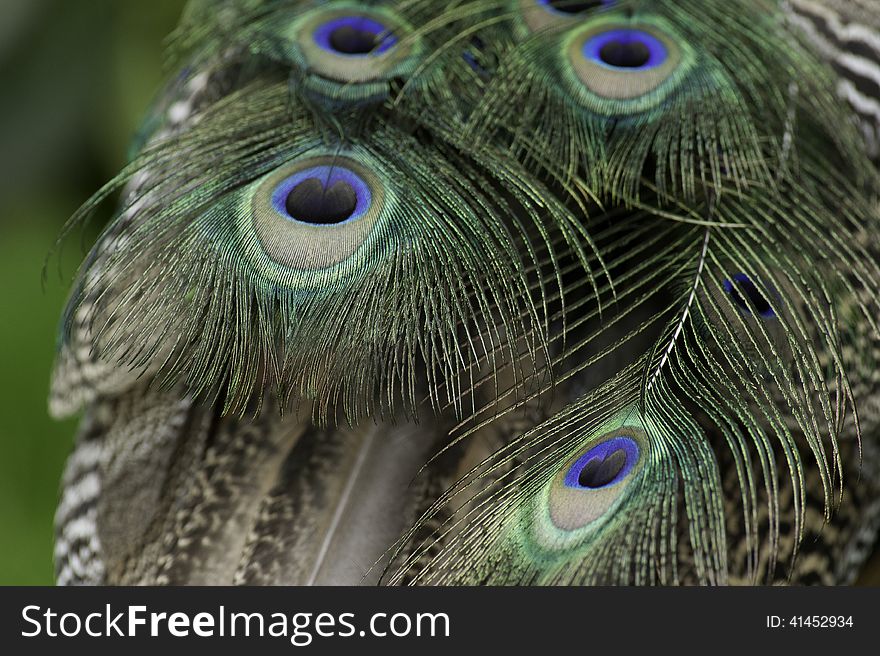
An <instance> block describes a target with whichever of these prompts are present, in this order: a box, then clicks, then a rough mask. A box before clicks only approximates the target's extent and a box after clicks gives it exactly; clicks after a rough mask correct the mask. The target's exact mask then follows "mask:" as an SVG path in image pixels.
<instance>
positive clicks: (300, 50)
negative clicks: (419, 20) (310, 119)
mask: <svg viewBox="0 0 880 656" xmlns="http://www.w3.org/2000/svg"><path fill="white" fill-rule="evenodd" d="M286 33H287V34H289V35H291V36H292V37H293V44H292V45H293V46H294V56H293V63H295V64H296V65H297V66H298V67H299V68H301V69H302V70H303V71H304V72H305V73H306V74H307V75H313V76H317V78H319V79H321V80H324V81H325V82H326V83H335V84H337V85H338V84H343V85H358V84H371V83H385V82H387V81H388V80H389V79H391V78H393V77H397V76H405V75H406V74H407V73H408V72H410V71H411V69H412V68H413V67H414V62H415V61H416V60H417V59H418V55H419V53H420V52H421V46H420V45H419V41H418V39H412V38H410V39H407V38H405V37H406V36H407V35H409V34H411V33H412V29H411V28H410V27H409V26H408V25H407V24H406V23H404V22H403V21H402V20H401V19H400V18H398V17H397V15H396V14H394V12H391V11H386V10H383V9H380V8H365V9H362V10H361V9H352V8H351V7H349V6H339V7H335V8H334V7H333V6H332V5H330V6H327V7H321V8H318V9H315V10H313V11H310V12H307V13H306V14H304V15H303V16H302V17H300V18H299V19H297V20H296V21H295V23H294V24H293V25H292V26H291V27H290V28H288V30H286ZM338 93H342V92H341V91H338ZM355 95H358V94H355ZM360 95H363V92H360Z"/></svg>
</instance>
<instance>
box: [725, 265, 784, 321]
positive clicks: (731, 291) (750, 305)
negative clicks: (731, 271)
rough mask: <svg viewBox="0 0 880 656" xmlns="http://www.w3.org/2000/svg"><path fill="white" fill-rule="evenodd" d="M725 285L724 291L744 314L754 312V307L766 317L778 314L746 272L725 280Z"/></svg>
mask: <svg viewBox="0 0 880 656" xmlns="http://www.w3.org/2000/svg"><path fill="white" fill-rule="evenodd" d="M723 285H724V291H725V292H727V294H728V296H730V298H731V300H732V301H733V302H734V303H735V304H736V306H737V307H738V308H739V309H740V311H741V312H743V314H752V310H753V309H754V310H755V311H757V313H758V316H760V317H763V318H764V319H772V318H773V317H775V316H776V312H775V311H774V310H773V306H772V305H770V301H769V300H768V299H767V297H766V296H764V294H763V293H762V292H761V290H760V289H758V287H757V285H755V283H754V282H752V279H751V278H749V277H748V276H747V275H746V274H745V273H737V274H736V275H735V276H733V279H732V280H725V281H724V283H723ZM746 298H748V301H746Z"/></svg>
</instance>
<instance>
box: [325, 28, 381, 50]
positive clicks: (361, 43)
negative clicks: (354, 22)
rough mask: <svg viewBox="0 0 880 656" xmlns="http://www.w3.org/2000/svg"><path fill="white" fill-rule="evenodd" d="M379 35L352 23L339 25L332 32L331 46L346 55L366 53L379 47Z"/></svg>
mask: <svg viewBox="0 0 880 656" xmlns="http://www.w3.org/2000/svg"><path fill="white" fill-rule="evenodd" d="M380 42H381V39H380V38H379V35H378V34H376V33H375V32H371V31H370V30H364V29H360V28H357V27H353V26H351V25H343V26H342V27H337V28H336V29H335V30H333V31H332V32H331V33H330V46H331V47H332V48H333V49H334V50H335V51H336V52H341V53H342V54H344V55H366V54H369V53H371V52H373V50H375V49H376V48H378V47H379V44H380Z"/></svg>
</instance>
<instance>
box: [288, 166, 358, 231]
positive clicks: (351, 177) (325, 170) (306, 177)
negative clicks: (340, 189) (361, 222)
mask: <svg viewBox="0 0 880 656" xmlns="http://www.w3.org/2000/svg"><path fill="white" fill-rule="evenodd" d="M315 180H316V181H318V182H319V183H320V184H321V185H322V187H323V189H324V190H331V189H333V188H334V187H336V186H337V185H340V184H341V185H345V186H346V187H347V188H348V189H350V190H351V191H353V193H354V202H353V203H352V207H351V211H350V213H347V218H345V219H344V220H341V221H338V220H337V221H333V222H332V223H330V224H332V225H342V224H346V223H352V222H354V221H357V220H358V219H360V218H362V217H363V216H364V215H365V214H366V213H367V212H368V211H369V210H370V206H371V205H372V203H373V194H372V192H371V191H370V187H369V185H368V184H367V183H366V181H365V180H364V179H363V178H361V177H360V176H359V175H357V174H355V173H354V172H353V171H351V170H349V169H347V168H345V167H344V166H327V165H323V166H312V167H309V168H306V169H303V170H302V171H297V172H296V173H294V174H293V175H291V176H290V177H288V178H285V179H284V180H283V181H282V182H281V183H280V184H279V185H278V186H277V187H275V190H274V191H273V192H272V207H273V208H274V209H275V211H276V212H278V214H280V215H281V216H283V217H284V218H286V219H288V220H290V221H296V222H297V223H307V224H311V225H315V224H316V223H317V224H318V225H321V223H319V222H316V221H314V220H310V219H308V218H304V217H298V216H295V215H294V214H293V213H292V212H291V211H290V209H289V207H290V204H289V197H290V195H291V193H292V192H294V191H295V190H296V189H297V187H299V186H300V185H301V184H302V183H308V182H310V181H315Z"/></svg>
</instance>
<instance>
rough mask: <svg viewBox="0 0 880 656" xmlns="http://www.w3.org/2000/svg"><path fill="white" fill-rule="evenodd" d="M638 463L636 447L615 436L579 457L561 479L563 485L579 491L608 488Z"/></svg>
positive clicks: (620, 479)
mask: <svg viewBox="0 0 880 656" xmlns="http://www.w3.org/2000/svg"><path fill="white" fill-rule="evenodd" d="M638 460H639V445H638V443H637V442H636V441H635V440H633V439H632V438H630V437H626V436H623V435H621V436H619V437H614V438H612V439H610V440H606V441H605V442H602V443H601V444H597V445H596V446H594V447H593V448H591V449H590V450H589V451H587V452H586V453H584V454H583V455H582V456H581V457H579V458H578V459H577V460H576V461H575V462H574V464H573V465H572V466H571V468H570V469H569V470H568V472H567V473H566V475H565V481H564V484H565V486H566V487H571V488H575V489H580V490H597V489H600V488H605V487H611V486H612V485H616V484H617V483H619V482H620V481H622V480H623V479H624V478H626V476H627V475H628V474H629V473H630V471H632V468H633V467H634V466H635V464H636V463H637V462H638Z"/></svg>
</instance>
